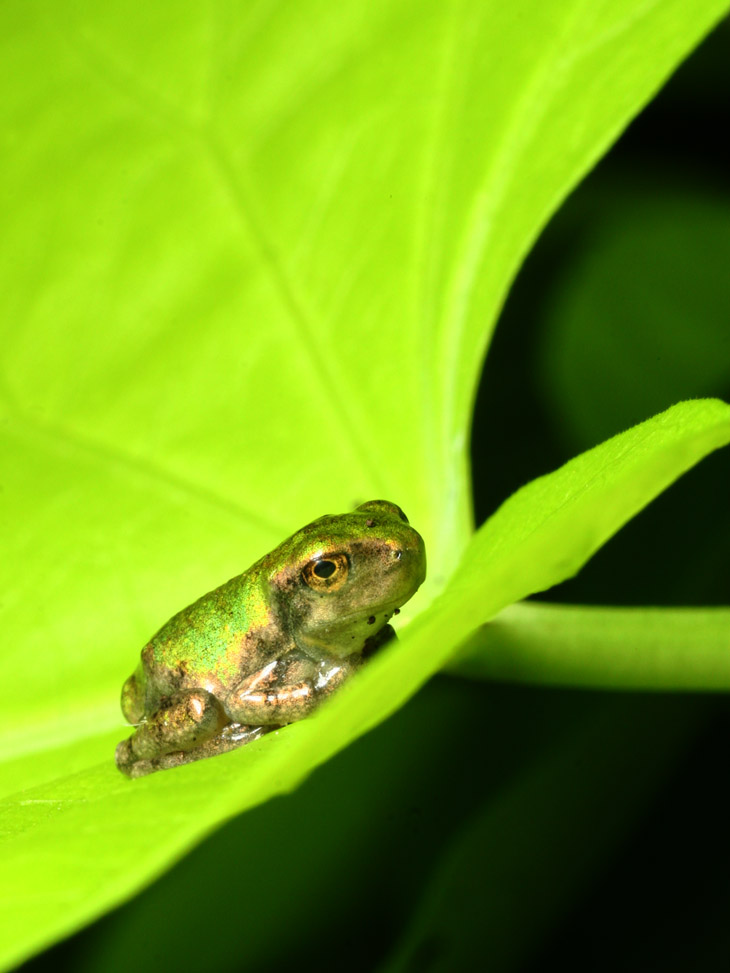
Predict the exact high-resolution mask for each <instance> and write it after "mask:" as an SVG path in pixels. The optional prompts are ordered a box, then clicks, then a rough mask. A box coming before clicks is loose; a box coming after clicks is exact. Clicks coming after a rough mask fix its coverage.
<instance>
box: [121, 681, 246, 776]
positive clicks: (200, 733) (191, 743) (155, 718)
mask: <svg viewBox="0 0 730 973" xmlns="http://www.w3.org/2000/svg"><path fill="white" fill-rule="evenodd" d="M226 723H228V717H227V715H226V712H225V710H224V708H223V706H222V705H221V703H220V701H219V700H218V699H217V698H216V697H215V696H214V695H213V694H212V693H209V692H206V690H204V689H186V690H181V691H180V692H177V693H175V694H174V695H173V696H171V697H170V699H169V701H168V702H167V703H166V704H165V705H164V706H161V707H160V708H159V709H158V710H156V712H154V713H153V714H152V716H151V717H150V718H149V719H148V720H144V721H143V722H142V723H140V725H139V726H138V728H137V730H136V731H135V733H133V734H132V736H131V737H129V738H128V739H127V740H122V742H121V743H120V744H119V745H118V746H117V750H116V755H115V759H116V763H117V767H118V768H119V769H120V770H121V771H122V773H124V774H127V775H128V776H136V774H135V773H134V767H135V764H138V763H139V762H140V761H149V760H153V759H155V758H156V757H159V756H161V755H162V754H165V753H171V752H172V751H186V750H193V749H195V748H196V747H199V746H201V744H203V743H205V742H206V741H208V740H210V739H211V738H212V737H214V736H215V735H216V734H217V733H218V732H219V731H220V730H221V729H222V728H223V727H224V726H225V725H226Z"/></svg>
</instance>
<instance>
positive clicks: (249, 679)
mask: <svg viewBox="0 0 730 973" xmlns="http://www.w3.org/2000/svg"><path fill="white" fill-rule="evenodd" d="M425 576H426V554H425V549H424V546H423V541H422V539H421V537H420V535H419V534H418V533H417V532H416V531H415V530H414V529H413V528H412V527H410V526H409V524H408V519H407V517H406V515H405V514H404V513H403V511H402V510H401V509H400V507H397V506H396V505H395V504H394V503H388V501H386V500H371V501H370V502H369V503H364V504H362V505H361V506H360V507H358V508H357V509H356V510H354V511H353V512H352V513H348V514H339V515H335V516H331V515H328V516H325V517H320V518H319V520H315V521H313V523H311V524H308V525H307V526H306V527H303V528H302V529H301V530H300V531H297V533H296V534H294V535H293V536H292V537H290V538H289V539H288V540H286V541H284V542H283V543H282V544H280V545H279V546H278V547H277V548H275V549H274V550H273V551H272V552H271V553H270V554H267V555H266V556H265V557H263V558H261V560H260V561H257V562H256V564H254V565H253V566H252V567H250V568H249V569H248V571H244V573H243V574H240V575H238V576H237V577H235V578H232V579H231V580H230V581H228V582H226V584H224V585H221V587H220V588H216V589H215V591H211V592H209V593H208V594H207V595H203V597H202V598H200V599H198V601H196V602H195V603H194V604H192V605H190V606H189V607H188V608H185V609H183V611H181V612H178V614H177V615H175V616H174V617H173V618H171V619H170V621H169V622H168V623H167V624H166V625H164V626H163V627H162V628H161V629H160V631H159V632H158V633H157V635H155V636H154V638H152V639H151V640H150V642H148V643H147V645H146V646H145V647H144V649H143V650H142V658H141V661H140V664H139V666H138V667H137V671H136V672H135V673H134V674H133V675H131V676H130V677H129V679H128V680H127V681H126V683H125V684H124V688H123V689H122V711H123V713H124V716H125V717H126V719H127V720H128V721H129V722H130V723H133V724H134V725H135V726H136V730H135V732H134V733H133V734H132V736H131V737H129V739H127V740H123V741H122V742H121V743H120V744H119V746H118V747H117V752H116V761H117V766H118V767H119V769H120V770H121V771H122V772H123V773H125V774H127V775H128V776H129V777H141V776H143V775H144V774H149V773H151V772H152V771H155V770H161V769H164V768H167V767H177V766H179V765H180V764H184V763H189V762H190V761H192V760H199V759H200V758H201V757H209V756H213V755H214V754H218V753H223V752H225V751H226V750H232V749H233V748H234V747H239V746H241V745H242V744H244V743H248V742H249V741H250V740H252V739H255V738H257V737H259V736H261V735H263V734H264V733H266V732H268V731H269V730H273V729H276V728H277V727H280V726H283V725H285V724H286V723H292V722H293V721H294V720H300V719H302V717H304V716H308V715H309V714H310V713H311V712H312V711H313V710H314V709H315V708H316V707H317V706H318V705H319V704H320V703H321V702H322V700H324V699H326V698H327V697H328V696H329V695H330V694H331V693H332V692H334V691H335V690H336V689H337V688H338V687H339V686H340V685H342V683H343V682H344V681H345V680H346V679H347V678H348V677H349V676H350V675H352V673H353V672H355V671H356V670H357V669H358V667H359V666H360V665H362V663H363V661H364V660H365V659H366V658H367V657H368V656H370V655H371V654H372V653H373V652H374V651H375V650H376V649H377V648H378V647H379V646H381V645H382V644H383V643H384V642H386V641H387V640H388V639H389V638H390V637H392V636H393V634H394V633H393V629H392V628H391V627H390V625H389V624H388V622H389V620H390V618H391V616H392V615H393V614H395V613H397V611H398V609H399V608H400V606H401V605H402V604H403V603H404V602H406V601H408V599H409V598H411V597H412V596H413V594H414V593H415V591H416V589H417V588H418V586H419V585H420V584H421V582H422V581H423V579H424V578H425Z"/></svg>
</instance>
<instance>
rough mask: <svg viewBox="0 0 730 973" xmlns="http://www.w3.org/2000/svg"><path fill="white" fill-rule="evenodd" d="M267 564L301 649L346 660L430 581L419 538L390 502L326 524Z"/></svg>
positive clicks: (300, 534) (296, 538)
mask: <svg viewBox="0 0 730 973" xmlns="http://www.w3.org/2000/svg"><path fill="white" fill-rule="evenodd" d="M267 561H268V562H269V563H268V565H267V568H268V567H270V568H271V570H269V571H268V581H269V584H270V585H271V586H272V589H273V591H272V595H273V598H274V600H275V601H276V603H277V605H278V608H279V611H280V615H281V617H282V620H284V619H286V623H287V627H288V628H289V631H290V632H291V633H292V635H293V636H294V638H295V639H296V641H297V644H298V645H300V647H302V648H305V649H307V650H309V651H310V652H312V653H320V652H324V653H327V654H330V655H335V656H340V657H344V656H347V655H349V654H350V653H352V652H359V651H360V649H362V647H363V645H364V644H365V641H366V639H368V638H369V637H371V636H373V635H375V634H376V633H377V632H378V631H380V629H382V628H383V626H385V625H387V623H388V620H389V619H390V617H391V616H392V615H393V613H394V612H395V610H396V609H397V608H400V606H401V605H403V604H404V603H405V602H407V601H408V599H409V598H412V597H413V595H414V594H415V592H416V590H417V589H418V587H419V585H420V584H421V583H422V582H423V580H424V578H425V577H426V550H425V547H424V544H423V540H422V538H421V536H420V534H419V533H418V532H417V531H415V530H414V529H413V528H412V527H411V526H410V524H409V523H408V518H407V517H406V515H405V514H404V513H403V511H402V510H401V508H400V507H398V506H396V504H394V503H389V502H388V501H387V500H371V501H369V502H368V503H363V504H361V505H360V506H359V507H357V509H356V510H354V511H352V513H347V514H338V515H327V516H325V517H320V518H319V519H318V520H315V521H313V522H312V523H311V524H308V525H307V526H306V527H303V528H302V529H301V530H300V531H297V533H296V534H294V535H293V536H292V537H290V538H289V539H288V540H286V541H284V543H283V544H281V545H280V546H279V547H278V548H277V549H276V551H273V552H272V554H271V555H269V558H267Z"/></svg>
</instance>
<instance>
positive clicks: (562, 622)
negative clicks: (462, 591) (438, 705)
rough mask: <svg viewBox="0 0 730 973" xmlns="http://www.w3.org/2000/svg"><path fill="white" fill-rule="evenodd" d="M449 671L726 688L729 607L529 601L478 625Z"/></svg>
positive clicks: (563, 681) (604, 684) (579, 682)
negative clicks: (595, 605) (594, 605)
mask: <svg viewBox="0 0 730 973" xmlns="http://www.w3.org/2000/svg"><path fill="white" fill-rule="evenodd" d="M449 671H450V672H453V673H456V674H459V675H465V676H473V677H479V678H488V679H504V680H510V681H512V680H515V681H517V682H530V683H537V684H542V685H549V686H584V687H589V686H594V687H600V688H604V689H607V688H609V687H610V688H613V689H644V690H647V689H649V690H652V689H654V690H667V689H670V690H671V689H679V690H698V689H699V690H702V689H704V690H714V691H718V690H722V691H726V690H728V689H730V610H729V609H727V608H673V609H672V608H587V607H584V606H581V605H549V604H539V603H537V602H534V601H530V602H523V603H521V604H518V605H511V606H510V607H509V608H506V609H505V610H504V611H503V612H501V613H500V614H499V616H498V617H497V618H495V619H494V621H492V622H490V623H489V624H488V625H485V626H483V627H482V628H480V629H478V630H477V631H476V632H474V634H473V635H472V636H471V637H470V638H469V640H468V641H467V642H466V643H465V644H464V645H463V646H462V647H461V649H460V650H459V653H458V656H457V657H456V658H455V659H454V660H453V662H452V663H451V664H450V665H449Z"/></svg>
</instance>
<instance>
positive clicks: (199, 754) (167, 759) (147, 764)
mask: <svg viewBox="0 0 730 973" xmlns="http://www.w3.org/2000/svg"><path fill="white" fill-rule="evenodd" d="M278 729H279V727H278V726H242V725H241V724H240V723H229V724H228V725H227V726H225V727H223V729H222V730H221V732H220V733H217V734H216V735H215V736H214V737H211V739H210V740H206V742H205V743H201V745H200V746H199V747H196V748H195V749H194V750H174V751H172V752H170V753H164V754H162V755H161V756H158V757H154V758H152V759H150V760H137V761H135V762H134V763H133V764H132V765H131V767H130V769H129V770H125V771H124V773H126V774H127V775H128V776H129V777H145V776H146V775H147V774H153V773H154V772H155V771H156V770H169V769H170V768H172V767H181V766H182V765H183V764H190V763H192V762H193V761H194V760H203V759H204V758H205V757H215V756H217V755H218V754H219V753H227V752H228V751H229V750H236V749H237V748H238V747H242V746H243V745H244V744H246V743H251V742H252V741H253V740H258V739H259V737H262V736H264V734H266V733H270V732H271V730H278ZM125 742H126V741H125ZM120 746H121V744H120Z"/></svg>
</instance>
